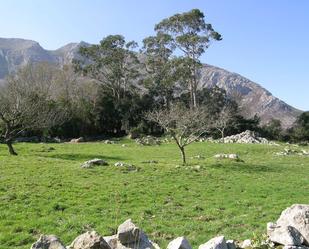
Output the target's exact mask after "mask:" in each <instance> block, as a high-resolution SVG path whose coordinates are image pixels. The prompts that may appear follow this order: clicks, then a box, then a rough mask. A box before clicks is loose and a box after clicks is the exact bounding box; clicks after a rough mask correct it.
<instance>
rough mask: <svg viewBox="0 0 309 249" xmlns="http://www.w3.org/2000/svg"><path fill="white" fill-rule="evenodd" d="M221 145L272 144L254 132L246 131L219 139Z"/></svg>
mask: <svg viewBox="0 0 309 249" xmlns="http://www.w3.org/2000/svg"><path fill="white" fill-rule="evenodd" d="M219 142H221V143H242V144H272V142H269V141H268V140H267V139H266V138H263V137H259V136H258V135H257V134H256V133H255V132H254V131H249V130H246V131H244V132H242V133H239V134H236V135H232V136H228V137H225V138H224V139H220V140H219Z"/></svg>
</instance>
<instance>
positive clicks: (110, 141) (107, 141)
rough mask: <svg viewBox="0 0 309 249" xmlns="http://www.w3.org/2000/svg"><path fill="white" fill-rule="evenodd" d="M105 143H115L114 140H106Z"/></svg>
mask: <svg viewBox="0 0 309 249" xmlns="http://www.w3.org/2000/svg"><path fill="white" fill-rule="evenodd" d="M104 143H105V144H114V143H115V142H114V141H112V140H105V141H104Z"/></svg>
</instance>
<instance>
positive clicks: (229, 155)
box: [214, 153, 239, 160]
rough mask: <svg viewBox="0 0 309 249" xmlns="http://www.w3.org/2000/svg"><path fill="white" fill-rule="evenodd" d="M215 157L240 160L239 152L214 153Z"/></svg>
mask: <svg viewBox="0 0 309 249" xmlns="http://www.w3.org/2000/svg"><path fill="white" fill-rule="evenodd" d="M214 158H217V159H226V158H227V159H232V160H238V159H239V156H238V155H237V154H223V153H221V154H216V155H214Z"/></svg>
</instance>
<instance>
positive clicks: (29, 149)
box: [0, 140, 309, 249]
mask: <svg viewBox="0 0 309 249" xmlns="http://www.w3.org/2000/svg"><path fill="white" fill-rule="evenodd" d="M122 143H126V144H127V147H122V146H121V144H122ZM49 147H53V148H54V149H55V150H52V151H49V150H48V148H49ZM284 147H285V145H282V146H280V147H279V146H269V145H243V144H230V145H224V144H211V143H195V144H193V145H190V146H189V147H188V148H187V156H188V161H189V165H188V166H187V167H183V166H181V164H180V157H179V152H178V150H177V148H176V146H175V145H174V144H163V145H161V146H150V147H147V146H145V147H142V146H139V145H137V144H135V143H134V142H132V141H129V140H123V141H121V142H119V143H117V144H104V143H81V144H26V143H20V144H16V146H15V148H16V150H17V151H18V152H19V154H20V155H19V156H17V157H12V156H8V155H7V149H6V147H5V146H4V145H0V248H1V249H11V248H12V249H13V248H14V249H19V248H23V249H28V248H30V245H31V243H33V242H34V241H35V240H36V239H37V238H38V236H39V235H40V234H41V233H45V234H56V235H58V236H59V237H60V238H61V239H62V241H64V242H65V243H66V244H69V243H70V242H71V241H72V240H73V239H74V238H75V237H76V236H77V235H79V234H80V233H81V232H83V231H85V230H87V229H95V230H96V231H98V232H99V233H101V234H102V235H111V234H113V233H115V231H116V229H117V226H118V225H119V224H120V223H122V222H123V221H124V220H126V219H127V218H132V219H133V221H134V222H135V223H136V224H137V225H139V226H140V227H142V228H143V229H144V231H145V232H146V233H147V234H148V235H149V237H150V239H152V240H154V241H156V242H158V243H159V245H160V246H161V247H162V248H164V247H165V246H166V245H167V243H168V241H170V240H171V239H173V238H175V237H177V236H182V235H185V236H186V237H187V238H188V239H189V241H190V242H191V243H192V245H193V246H194V247H196V246H198V245H199V244H201V243H204V242H206V241H207V240H208V239H210V238H212V237H214V236H216V235H218V234H224V235H225V236H226V237H227V238H228V239H239V240H242V239H247V238H252V237H253V236H254V234H256V235H261V234H263V233H265V227H266V223H267V222H268V221H273V220H276V219H277V218H278V216H279V214H280V212H281V211H282V210H283V209H285V208H286V207H288V206H290V205H291V204H293V203H309V157H304V156H286V157H283V156H282V157H280V156H275V155H274V152H276V151H281V150H282V149H283V148H284ZM307 149H308V148H307ZM217 153H237V154H239V156H240V157H241V159H243V160H244V162H235V161H229V160H217V159H214V158H213V155H214V154H217ZM196 155H202V156H204V157H205V159H202V160H199V159H190V157H193V156H196ZM93 158H102V159H106V160H107V161H108V162H109V163H110V166H102V167H97V168H93V169H82V168H80V164H81V163H82V162H84V161H86V160H89V159H93ZM145 160H157V161H158V162H159V163H158V164H149V163H148V164H147V163H142V161H145ZM117 161H123V162H126V163H130V164H134V165H136V166H137V167H139V169H140V170H139V171H132V172H128V171H126V170H123V169H122V168H120V167H115V166H114V165H113V164H114V163H115V162H117ZM177 165H179V167H177ZM196 165H200V166H201V169H200V170H195V169H194V166H196Z"/></svg>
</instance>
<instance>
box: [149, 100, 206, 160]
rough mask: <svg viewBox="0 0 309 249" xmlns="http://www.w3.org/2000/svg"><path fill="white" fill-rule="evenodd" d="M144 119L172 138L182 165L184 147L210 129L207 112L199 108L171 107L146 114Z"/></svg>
mask: <svg viewBox="0 0 309 249" xmlns="http://www.w3.org/2000/svg"><path fill="white" fill-rule="evenodd" d="M146 119H147V120H149V121H152V122H155V123H157V124H158V125H160V126H161V127H162V128H163V129H164V130H165V131H166V132H167V134H169V135H171V136H172V138H173V139H174V141H175V142H176V144H177V146H178V148H179V150H180V152H181V157H182V162H183V164H186V154H185V147H186V146H188V145H189V144H191V143H193V142H195V141H196V140H197V139H198V138H199V137H200V136H202V135H203V134H204V133H205V132H207V131H208V129H209V128H210V118H209V115H208V112H207V111H206V110H205V109H204V108H201V107H198V108H194V109H189V108H186V107H184V106H182V105H171V107H170V108H169V109H164V110H155V111H151V112H148V113H147V114H146Z"/></svg>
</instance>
